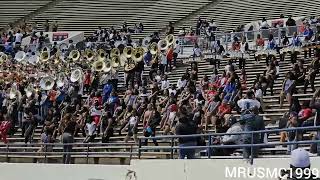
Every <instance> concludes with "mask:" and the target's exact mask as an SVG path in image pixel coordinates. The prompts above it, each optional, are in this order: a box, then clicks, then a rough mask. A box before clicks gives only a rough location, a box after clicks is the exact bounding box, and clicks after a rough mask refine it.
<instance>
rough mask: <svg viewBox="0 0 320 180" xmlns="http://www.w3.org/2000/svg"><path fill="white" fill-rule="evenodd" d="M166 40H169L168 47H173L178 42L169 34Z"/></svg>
mask: <svg viewBox="0 0 320 180" xmlns="http://www.w3.org/2000/svg"><path fill="white" fill-rule="evenodd" d="M165 40H167V42H168V46H170V45H172V44H173V43H175V41H176V40H175V38H174V35H173V34H169V35H168V36H166V39H165Z"/></svg>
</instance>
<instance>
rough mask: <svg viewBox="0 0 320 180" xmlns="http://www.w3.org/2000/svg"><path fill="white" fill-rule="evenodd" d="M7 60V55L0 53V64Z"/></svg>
mask: <svg viewBox="0 0 320 180" xmlns="http://www.w3.org/2000/svg"><path fill="white" fill-rule="evenodd" d="M7 60H8V55H6V54H5V53H2V52H1V53H0V64H2V63H3V62H6V61H7Z"/></svg>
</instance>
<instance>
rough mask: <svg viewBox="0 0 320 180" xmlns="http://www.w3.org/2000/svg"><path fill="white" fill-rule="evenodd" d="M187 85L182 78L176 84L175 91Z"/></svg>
mask: <svg viewBox="0 0 320 180" xmlns="http://www.w3.org/2000/svg"><path fill="white" fill-rule="evenodd" d="M186 85H187V80H186V79H185V77H184V76H182V77H181V78H180V79H179V80H178V82H177V89H178V90H181V89H182V88H184V87H185V86H186Z"/></svg>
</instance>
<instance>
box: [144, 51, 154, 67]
mask: <svg viewBox="0 0 320 180" xmlns="http://www.w3.org/2000/svg"><path fill="white" fill-rule="evenodd" d="M151 59H152V54H151V53H150V52H147V53H146V55H145V56H144V62H145V63H147V64H148V63H149V62H150V61H151Z"/></svg>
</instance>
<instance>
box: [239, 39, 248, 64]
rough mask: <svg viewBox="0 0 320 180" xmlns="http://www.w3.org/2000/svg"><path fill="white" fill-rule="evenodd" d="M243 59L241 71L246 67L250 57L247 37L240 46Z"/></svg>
mask: <svg viewBox="0 0 320 180" xmlns="http://www.w3.org/2000/svg"><path fill="white" fill-rule="evenodd" d="M240 51H241V57H240V58H239V69H243V68H245V66H246V58H247V56H248V55H249V54H248V51H249V44H248V43H247V41H246V37H242V42H241V44H240Z"/></svg>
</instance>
